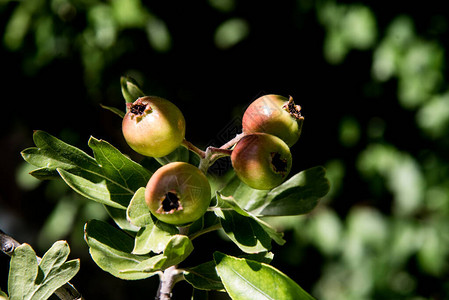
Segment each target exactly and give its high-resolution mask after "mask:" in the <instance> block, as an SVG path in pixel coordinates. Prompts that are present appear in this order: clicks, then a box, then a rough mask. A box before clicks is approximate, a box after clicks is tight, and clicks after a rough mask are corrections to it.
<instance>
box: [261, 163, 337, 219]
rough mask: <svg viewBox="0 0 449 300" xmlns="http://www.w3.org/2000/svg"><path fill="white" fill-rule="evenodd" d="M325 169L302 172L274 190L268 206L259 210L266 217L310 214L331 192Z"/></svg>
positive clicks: (316, 168)
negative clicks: (320, 200)
mask: <svg viewBox="0 0 449 300" xmlns="http://www.w3.org/2000/svg"><path fill="white" fill-rule="evenodd" d="M325 175H326V170H325V169H324V168H323V167H314V168H311V169H308V170H305V171H302V172H300V173H298V174H296V175H294V176H293V177H291V178H290V179H289V180H287V181H286V182H284V183H283V184H281V185H280V186H278V187H276V188H274V189H272V190H271V191H270V192H269V193H268V195H267V199H266V203H267V204H266V205H265V206H264V207H263V208H262V209H261V210H258V214H260V215H264V216H270V215H272V216H275V215H276V216H282V215H283V216H287V215H301V214H306V213H308V212H310V211H311V210H312V209H313V208H315V206H316V205H317V204H318V200H319V199H320V198H321V197H324V196H325V195H326V194H327V193H328V192H329V181H328V180H327V178H326V177H325Z"/></svg>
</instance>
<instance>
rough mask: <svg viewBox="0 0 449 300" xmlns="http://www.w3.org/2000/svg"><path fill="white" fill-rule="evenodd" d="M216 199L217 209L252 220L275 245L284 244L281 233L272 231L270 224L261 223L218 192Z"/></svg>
mask: <svg viewBox="0 0 449 300" xmlns="http://www.w3.org/2000/svg"><path fill="white" fill-rule="evenodd" d="M216 199H217V207H220V208H221V209H227V208H231V209H233V210H234V211H235V212H236V213H238V214H240V215H242V216H244V217H248V218H251V219H253V220H254V221H256V222H257V224H258V225H259V226H260V227H261V228H262V229H263V230H264V231H265V232H266V233H267V234H268V235H269V236H270V238H272V239H273V240H274V241H275V242H276V243H278V244H279V245H283V244H285V240H284V239H283V238H282V237H283V234H282V233H280V232H277V231H276V229H274V228H273V227H272V226H271V225H270V224H268V223H266V222H264V221H262V220H261V219H260V218H258V217H256V216H254V215H253V214H251V213H249V212H247V211H246V210H244V209H243V208H241V207H240V206H239V204H238V203H237V202H236V201H235V200H234V198H233V197H224V196H222V195H221V194H220V193H219V192H217V193H216ZM267 250H269V249H267Z"/></svg>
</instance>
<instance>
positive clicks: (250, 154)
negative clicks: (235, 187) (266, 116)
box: [231, 133, 292, 190]
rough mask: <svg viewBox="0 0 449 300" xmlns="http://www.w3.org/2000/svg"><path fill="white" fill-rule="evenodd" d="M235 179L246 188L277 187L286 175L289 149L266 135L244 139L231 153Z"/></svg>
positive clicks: (289, 162) (250, 136) (290, 157)
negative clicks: (246, 186) (238, 179)
mask: <svg viewBox="0 0 449 300" xmlns="http://www.w3.org/2000/svg"><path fill="white" fill-rule="evenodd" d="M231 162H232V166H233V168H234V171H235V173H236V174H237V176H238V177H239V178H240V180H242V181H243V182H244V183H246V184H247V185H248V186H250V187H252V188H254V189H259V190H268V189H272V188H274V187H276V186H278V185H279V184H281V183H282V182H283V181H284V180H285V178H286V177H287V176H288V174H289V173H290V169H291V166H292V155H291V153H290V148H289V147H288V146H287V144H286V143H285V142H284V141H283V140H281V139H280V138H278V137H276V136H274V135H271V134H266V133H253V134H249V135H246V136H244V137H243V138H242V139H241V140H240V141H239V142H238V143H237V145H236V146H235V148H234V149H233V150H232V154H231Z"/></svg>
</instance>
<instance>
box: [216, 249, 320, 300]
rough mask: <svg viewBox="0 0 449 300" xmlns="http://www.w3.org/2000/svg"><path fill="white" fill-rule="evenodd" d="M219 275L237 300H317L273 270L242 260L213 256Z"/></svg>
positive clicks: (218, 254) (217, 253) (261, 264)
mask: <svg viewBox="0 0 449 300" xmlns="http://www.w3.org/2000/svg"><path fill="white" fill-rule="evenodd" d="M214 259H215V263H216V265H217V272H218V275H219V276H220V278H221V280H222V282H223V285H224V286H225V288H226V291H227V292H228V293H229V295H230V296H231V298H232V299H234V300H239V299H242V300H249V299H257V300H260V299H272V300H276V299H285V300H288V299H292V300H312V299H314V298H313V297H312V296H310V295H309V294H308V293H307V292H306V291H304V290H303V289H302V288H301V287H300V286H299V285H298V284H297V283H296V282H294V281H293V280H292V279H290V278H289V277H288V276H287V275H285V274H283V273H282V272H280V271H279V270H277V269H275V268H274V267H272V266H270V265H267V264H264V263H259V262H255V261H251V260H247V259H243V258H236V257H232V256H228V255H225V254H222V253H219V252H215V254H214Z"/></svg>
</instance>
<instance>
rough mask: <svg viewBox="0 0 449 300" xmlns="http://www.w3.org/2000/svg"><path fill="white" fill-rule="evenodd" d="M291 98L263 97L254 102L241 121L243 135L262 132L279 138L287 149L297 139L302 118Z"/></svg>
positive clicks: (298, 107)
mask: <svg viewBox="0 0 449 300" xmlns="http://www.w3.org/2000/svg"><path fill="white" fill-rule="evenodd" d="M300 111H301V107H300V106H299V105H296V104H295V102H294V101H293V98H292V97H290V98H286V97H283V96H279V95H265V96H262V97H259V98H257V99H256V100H254V101H253V102H252V103H251V104H250V105H249V106H248V108H247V109H246V110H245V113H244V114H243V119H242V127H243V132H244V133H247V134H249V133H255V132H264V133H269V134H272V135H275V136H277V137H279V138H281V139H282V140H283V141H284V142H285V143H287V145H288V146H289V147H291V146H293V145H294V144H295V143H296V142H297V141H298V139H299V136H300V135H301V130H302V124H303V122H304V117H303V116H302V115H301V112H300Z"/></svg>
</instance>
